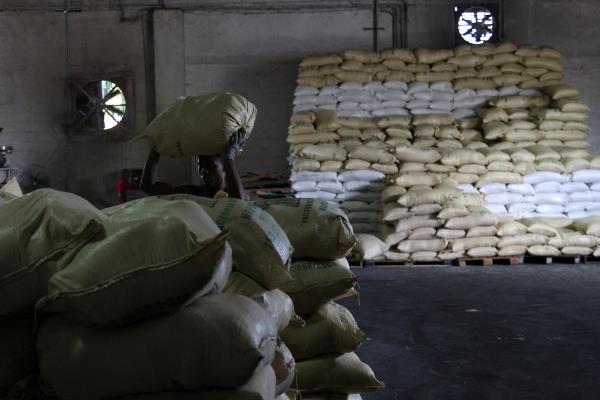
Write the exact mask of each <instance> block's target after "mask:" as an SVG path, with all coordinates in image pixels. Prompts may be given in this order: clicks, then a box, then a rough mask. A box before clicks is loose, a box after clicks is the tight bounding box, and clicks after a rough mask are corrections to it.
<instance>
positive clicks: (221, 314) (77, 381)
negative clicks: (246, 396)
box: [37, 294, 277, 400]
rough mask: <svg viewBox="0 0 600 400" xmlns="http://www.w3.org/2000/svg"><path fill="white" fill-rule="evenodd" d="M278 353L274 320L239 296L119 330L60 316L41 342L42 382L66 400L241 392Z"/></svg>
mask: <svg viewBox="0 0 600 400" xmlns="http://www.w3.org/2000/svg"><path fill="white" fill-rule="evenodd" d="M276 345H277V330H276V328H275V326H274V324H273V323H272V321H271V318H270V317H269V316H268V315H267V313H266V312H265V311H264V310H263V309H262V308H261V307H260V306H259V305H258V304H256V303H255V302H254V301H253V300H251V299H248V298H246V297H244V296H240V295H236V294H217V295H214V296H206V297H202V298H201V299H199V300H197V301H196V302H195V303H193V304H191V305H189V306H188V307H185V308H183V309H181V310H180V311H178V312H177V313H175V314H173V315H170V316H168V317H164V318H159V319H154V320H149V321H146V322H143V323H140V324H136V325H132V326H128V327H125V328H119V329H112V330H107V329H103V330H97V329H93V328H86V327H84V326H83V325H79V324H77V323H75V322H73V321H72V320H69V319H67V318H64V317H62V316H55V317H52V318H50V319H48V320H47V321H46V322H45V323H44V324H42V326H41V328H40V330H39V333H38V337H37V350H38V355H39V365H40V375H41V379H42V380H43V382H44V384H45V387H47V388H48V391H49V392H50V393H52V394H53V395H56V396H57V397H59V398H61V399H65V400H71V399H73V400H80V399H105V398H112V397H118V396H122V395H126V394H135V393H152V392H165V391H176V390H197V389H202V388H211V387H219V388H225V389H226V388H236V387H239V386H242V385H243V384H245V383H246V382H247V381H248V380H249V379H250V378H251V377H252V375H253V374H254V373H255V372H256V371H258V370H259V369H261V368H263V367H265V366H268V365H269V364H271V361H272V360H273V357H274V354H275V347H276ZM74 348H77V349H78V351H73V349H74ZM149 348H151V349H152V351H148V349H149ZM197 371H202V373H201V374H199V373H197ZM99 376H101V377H102V379H98V377H99Z"/></svg>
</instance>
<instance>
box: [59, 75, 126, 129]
mask: <svg viewBox="0 0 600 400" xmlns="http://www.w3.org/2000/svg"><path fill="white" fill-rule="evenodd" d="M125 88H126V85H125V84H123V83H122V82H119V81H118V80H114V79H99V80H80V79H73V80H71V98H70V105H71V112H70V118H69V122H68V124H67V125H68V129H69V131H70V132H86V131H87V132H96V133H112V132H115V131H123V130H124V131H130V127H129V119H130V118H129V107H128V106H129V104H128V101H127V98H126V90H125Z"/></svg>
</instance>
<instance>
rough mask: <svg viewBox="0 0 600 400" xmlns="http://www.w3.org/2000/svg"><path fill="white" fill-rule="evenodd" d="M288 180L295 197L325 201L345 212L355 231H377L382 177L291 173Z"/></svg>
mask: <svg viewBox="0 0 600 400" xmlns="http://www.w3.org/2000/svg"><path fill="white" fill-rule="evenodd" d="M290 180H291V182H292V189H293V190H294V191H295V196H296V198H299V199H322V200H328V201H330V202H331V203H333V204H339V207H340V208H341V209H342V210H344V211H345V212H346V215H347V216H348V219H349V220H350V222H351V223H352V226H353V228H354V231H355V232H363V233H365V232H367V233H372V232H377V231H378V227H379V220H380V218H381V216H380V210H381V205H380V202H379V198H380V196H381V191H382V190H383V188H384V187H385V175H384V174H383V173H381V172H379V171H372V170H355V171H353V170H349V171H344V172H340V173H339V174H338V173H335V172H309V171H302V172H293V173H292V175H291V177H290Z"/></svg>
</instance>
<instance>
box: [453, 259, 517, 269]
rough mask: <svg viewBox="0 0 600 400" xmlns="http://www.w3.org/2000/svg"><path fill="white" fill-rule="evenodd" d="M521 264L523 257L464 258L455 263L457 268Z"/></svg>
mask: <svg viewBox="0 0 600 400" xmlns="http://www.w3.org/2000/svg"><path fill="white" fill-rule="evenodd" d="M518 264H523V256H503V257H465V258H459V259H457V260H456V261H455V265H457V266H459V267H470V266H484V267H487V266H490V265H518Z"/></svg>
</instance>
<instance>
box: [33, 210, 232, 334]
mask: <svg viewBox="0 0 600 400" xmlns="http://www.w3.org/2000/svg"><path fill="white" fill-rule="evenodd" d="M106 212H107V214H108V215H109V217H108V218H107V220H106V222H105V227H106V238H105V239H103V240H99V241H96V242H92V243H89V244H88V245H86V246H85V247H84V248H82V249H81V250H80V251H79V252H78V253H77V254H76V255H75V256H74V257H73V259H72V260H71V261H70V262H69V264H68V265H67V266H66V267H65V268H64V269H62V270H61V271H59V272H57V273H56V274H54V275H53V276H52V278H51V279H50V281H49V282H48V295H47V296H46V297H44V298H43V299H42V300H40V302H39V303H38V305H37V308H36V309H37V311H41V312H44V313H67V314H69V317H71V318H73V319H76V320H77V321H79V322H81V323H84V324H90V325H95V326H119V325H124V324H129V323H132V322H135V321H139V320H143V319H147V318H150V317H154V316H157V315H160V314H163V313H169V312H173V311H174V310H176V309H178V308H179V307H181V306H183V305H185V304H186V303H187V302H189V301H191V300H193V299H194V298H196V297H197V296H204V295H207V294H211V293H215V292H219V291H220V290H221V289H222V288H223V287H224V286H225V283H226V281H227V277H228V276H229V273H230V272H231V248H230V247H229V245H228V244H227V242H226V236H227V235H226V234H225V233H222V232H221V231H220V230H219V228H218V227H217V226H216V225H215V223H214V222H213V221H212V220H211V219H210V217H209V216H208V215H207V214H206V213H205V212H204V211H202V208H201V207H200V206H198V205H197V204H195V203H193V202H190V201H172V202H171V201H166V200H159V199H156V198H147V199H142V200H138V201H135V202H131V203H126V204H125V205H123V206H120V207H115V208H112V209H108V210H106ZM149 243H152V245H149Z"/></svg>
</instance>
